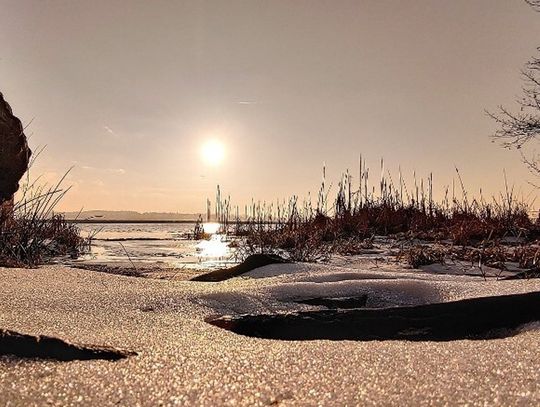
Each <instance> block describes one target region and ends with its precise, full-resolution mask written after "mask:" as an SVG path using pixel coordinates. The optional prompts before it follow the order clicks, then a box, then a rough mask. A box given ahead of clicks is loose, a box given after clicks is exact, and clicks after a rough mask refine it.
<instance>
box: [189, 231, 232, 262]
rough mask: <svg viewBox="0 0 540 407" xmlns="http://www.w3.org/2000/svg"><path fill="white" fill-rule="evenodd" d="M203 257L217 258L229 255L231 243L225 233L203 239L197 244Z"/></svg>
mask: <svg viewBox="0 0 540 407" xmlns="http://www.w3.org/2000/svg"><path fill="white" fill-rule="evenodd" d="M196 247H197V251H198V252H199V256H201V257H209V258H217V257H225V256H227V255H229V254H230V253H229V243H228V242H227V241H226V239H225V236H223V235H217V234H215V235H212V236H211V237H210V239H209V240H201V241H200V242H199V243H198V244H197V246H196Z"/></svg>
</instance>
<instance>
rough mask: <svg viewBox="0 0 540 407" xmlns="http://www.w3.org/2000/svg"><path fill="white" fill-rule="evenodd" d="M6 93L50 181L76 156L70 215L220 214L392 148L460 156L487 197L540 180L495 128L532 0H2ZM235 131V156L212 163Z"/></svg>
mask: <svg viewBox="0 0 540 407" xmlns="http://www.w3.org/2000/svg"><path fill="white" fill-rule="evenodd" d="M0 10H1V12H0V50H1V54H0V90H1V91H2V92H3V93H4V95H5V97H6V99H7V100H8V101H9V102H10V103H11V104H12V107H13V109H14V111H15V113H16V114H17V115H18V116H20V117H21V119H22V120H23V122H25V123H28V122H29V121H30V120H31V119H32V118H34V121H33V122H32V123H31V124H30V126H29V128H28V131H27V132H28V134H32V136H31V139H30V144H31V146H33V147H34V149H35V148H36V147H37V146H40V145H45V144H46V145H47V149H46V151H45V152H44V153H43V154H42V156H41V157H40V158H39V160H38V163H37V164H36V167H35V169H34V172H33V173H34V175H37V174H44V179H47V180H51V181H52V180H54V179H55V178H57V177H59V176H60V175H61V174H62V173H63V172H64V171H65V170H67V169H68V168H69V167H71V166H75V168H74V170H73V172H72V174H71V175H70V177H69V182H68V183H69V184H72V185H73V191H71V192H70V194H69V195H68V197H67V198H66V199H65V201H64V202H63V203H62V206H61V209H65V210H78V209H80V208H81V207H84V208H85V209H133V210H138V211H180V212H193V211H204V207H205V199H206V197H207V196H209V197H212V196H213V195H214V189H215V185H216V184H218V183H219V184H220V185H221V186H222V189H223V190H224V191H226V192H228V193H230V194H231V195H232V196H233V200H234V201H236V202H238V203H241V204H242V203H243V202H245V201H247V200H249V199H250V198H251V197H254V198H256V199H266V200H272V199H275V198H278V197H280V198H283V197H286V196H289V195H291V194H301V195H302V194H304V193H306V192H307V191H312V192H316V190H317V188H318V185H319V182H320V177H321V176H320V173H321V167H322V163H323V162H326V164H327V167H328V173H329V178H331V179H334V180H337V178H338V175H339V173H340V172H341V171H344V170H345V169H347V168H351V169H352V170H353V172H354V173H356V172H357V161H358V156H359V154H363V155H364V156H365V157H367V159H368V162H369V163H370V166H371V167H372V171H373V181H376V178H377V177H378V175H376V174H378V172H379V170H378V160H379V159H380V157H384V158H385V161H386V162H387V163H388V167H389V169H390V170H392V171H396V169H397V167H398V165H401V167H402V169H403V171H404V173H405V175H406V176H410V174H412V171H413V170H416V172H417V173H418V174H419V175H427V174H428V173H429V172H430V171H433V173H434V178H435V183H436V184H437V185H438V186H439V187H440V188H441V189H442V187H443V186H444V185H447V184H449V183H451V182H452V177H453V175H454V165H456V166H458V167H459V168H460V170H461V173H462V175H463V177H464V180H465V183H466V185H467V186H468V187H469V188H470V189H472V190H478V188H480V187H482V188H483V190H484V191H485V193H486V194H487V195H489V194H491V193H494V192H496V191H499V190H501V189H502V188H503V187H504V182H503V175H502V174H503V169H506V171H507V174H508V178H509V180H510V181H511V182H515V184H516V187H520V188H522V189H523V191H530V190H531V188H530V187H529V186H528V185H527V183H526V181H527V180H530V179H531V176H529V174H528V172H527V170H526V169H525V168H524V167H523V166H522V164H521V163H520V162H519V156H518V155H517V154H516V153H515V152H509V151H506V150H502V149H501V148H499V147H497V146H496V145H494V144H492V143H491V142H490V140H489V138H488V136H489V134H490V133H491V132H492V131H493V129H494V128H495V126H494V123H492V122H491V121H490V119H488V118H487V117H486V116H485V114H484V109H486V108H487V109H495V108H496V106H497V105H498V104H501V103H502V104H506V105H512V104H513V101H514V98H515V96H516V95H519V92H520V87H521V82H520V77H519V70H520V68H521V67H522V65H523V64H524V63H525V62H526V61H527V60H528V59H529V58H530V57H531V56H532V55H535V53H536V47H537V46H540V13H535V12H534V11H532V10H531V9H530V8H529V7H528V6H527V5H526V4H525V3H524V2H523V1H522V0H482V1H481V0H452V1H447V0H408V1H403V0H400V1H398V0H395V1H386V0H370V1H368V0H357V1H338V0H331V1H298V0H295V1H276V0H264V1H208V2H206V1H127V0H125V1H111V0H107V1H97V0H91V1H90V0H88V1H46V0H42V1H25V0H15V1H6V0H0ZM208 139H219V140H220V141H221V142H222V143H223V144H224V145H225V148H226V156H225V159H224V161H223V163H222V164H221V165H219V166H215V167H212V166H208V165H207V164H206V163H205V162H204V161H203V160H201V157H200V148H201V145H202V144H204V142H205V141H206V140H208Z"/></svg>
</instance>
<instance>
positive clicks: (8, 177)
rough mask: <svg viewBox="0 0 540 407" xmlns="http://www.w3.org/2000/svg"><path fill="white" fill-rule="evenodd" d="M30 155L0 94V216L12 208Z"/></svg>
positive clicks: (23, 138) (17, 122)
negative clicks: (14, 196)
mask: <svg viewBox="0 0 540 407" xmlns="http://www.w3.org/2000/svg"><path fill="white" fill-rule="evenodd" d="M30 155H31V151H30V148H28V143H27V141H26V136H25V135H24V128H23V126H22V123H21V121H20V120H19V119H18V118H17V117H16V116H14V115H13V112H12V110H11V106H10V105H9V103H8V102H6V100H5V99H4V96H3V95H2V93H1V92H0V216H2V215H4V216H5V215H6V213H7V212H9V211H10V209H11V207H12V206H13V195H14V194H15V192H17V190H18V189H19V181H20V179H21V178H22V176H23V175H24V173H25V172H26V171H27V170H28V165H29V162H30ZM2 217H3V216H2Z"/></svg>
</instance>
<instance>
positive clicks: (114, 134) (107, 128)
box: [103, 125, 120, 138]
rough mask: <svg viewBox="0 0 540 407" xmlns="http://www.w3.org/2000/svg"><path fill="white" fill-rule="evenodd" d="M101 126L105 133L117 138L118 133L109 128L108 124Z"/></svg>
mask: <svg viewBox="0 0 540 407" xmlns="http://www.w3.org/2000/svg"><path fill="white" fill-rule="evenodd" d="M103 128H104V129H105V131H106V132H107V133H109V134H110V135H111V136H113V137H114V138H119V137H120V136H119V135H118V134H116V133H115V132H114V131H113V129H111V128H110V127H109V126H106V125H105V126H103Z"/></svg>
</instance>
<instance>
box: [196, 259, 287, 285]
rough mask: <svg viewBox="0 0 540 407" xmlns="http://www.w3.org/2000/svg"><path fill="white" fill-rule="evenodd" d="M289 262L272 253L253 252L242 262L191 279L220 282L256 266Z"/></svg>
mask: <svg viewBox="0 0 540 407" xmlns="http://www.w3.org/2000/svg"><path fill="white" fill-rule="evenodd" d="M276 263H287V261H286V260H285V259H283V258H281V257H279V256H276V255H271V254H252V255H251V256H248V257H247V258H246V259H245V260H244V261H243V262H242V263H240V264H238V265H237V266H234V267H231V268H228V269H219V270H215V271H211V272H210V273H206V274H201V275H199V276H196V277H193V278H192V279H191V281H207V282H218V281H225V280H228V279H229V278H233V277H237V276H240V275H242V274H245V273H247V272H248V271H251V270H255V269H256V268H259V267H263V266H268V265H269V264H276Z"/></svg>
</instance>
